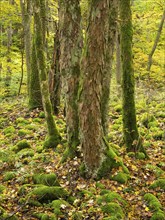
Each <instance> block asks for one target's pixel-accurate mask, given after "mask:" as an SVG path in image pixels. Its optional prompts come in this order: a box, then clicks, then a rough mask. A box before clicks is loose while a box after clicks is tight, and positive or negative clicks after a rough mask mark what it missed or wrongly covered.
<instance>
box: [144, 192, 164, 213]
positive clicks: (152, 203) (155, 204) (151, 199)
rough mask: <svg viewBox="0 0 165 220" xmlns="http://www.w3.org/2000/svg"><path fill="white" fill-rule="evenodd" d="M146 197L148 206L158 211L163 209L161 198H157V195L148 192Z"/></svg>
mask: <svg viewBox="0 0 165 220" xmlns="http://www.w3.org/2000/svg"><path fill="white" fill-rule="evenodd" d="M144 199H145V200H146V202H147V203H148V206H149V208H150V209H151V210H153V211H158V210H160V209H162V205H161V203H160V202H159V200H158V199H157V198H156V196H154V195H153V194H151V193H146V194H145V195H144Z"/></svg>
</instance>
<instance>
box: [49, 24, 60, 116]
mask: <svg viewBox="0 0 165 220" xmlns="http://www.w3.org/2000/svg"><path fill="white" fill-rule="evenodd" d="M59 59H60V42H59V27H58V26H57V29H56V33H55V37H54V52H53V60H52V65H51V68H50V71H49V91H50V99H51V103H52V107H53V111H54V113H55V115H58V113H59V108H60V95H61V75H60V65H59Z"/></svg>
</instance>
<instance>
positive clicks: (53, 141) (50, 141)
mask: <svg viewBox="0 0 165 220" xmlns="http://www.w3.org/2000/svg"><path fill="white" fill-rule="evenodd" d="M59 142H60V139H59V136H58V137H57V136H56V135H54V136H50V137H47V138H46V140H45V142H44V148H55V147H56V146H57V145H58V144H59Z"/></svg>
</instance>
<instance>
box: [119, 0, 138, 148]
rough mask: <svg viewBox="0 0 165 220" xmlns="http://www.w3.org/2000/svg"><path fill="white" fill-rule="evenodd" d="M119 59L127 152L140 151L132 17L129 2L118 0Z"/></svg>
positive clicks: (127, 0)
mask: <svg viewBox="0 0 165 220" xmlns="http://www.w3.org/2000/svg"><path fill="white" fill-rule="evenodd" d="M120 18H121V57H122V93H123V132H124V140H125V144H126V147H127V150H128V151H134V152H136V151H139V150H142V141H141V138H140V136H139V133H138V129H137V122H136V111H135V98H134V87H135V85H134V69H133V57H132V35H133V31H132V15H131V6H130V0H120Z"/></svg>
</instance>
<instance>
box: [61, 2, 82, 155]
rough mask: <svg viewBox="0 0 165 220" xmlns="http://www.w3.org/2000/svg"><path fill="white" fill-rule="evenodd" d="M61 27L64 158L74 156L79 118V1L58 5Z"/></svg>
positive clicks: (80, 44) (77, 142)
mask: <svg viewBox="0 0 165 220" xmlns="http://www.w3.org/2000/svg"><path fill="white" fill-rule="evenodd" d="M59 7H60V13H59V25H60V52H61V53H60V72H61V75H62V84H63V91H64V96H65V106H66V125H67V140H68V149H67V151H66V154H68V153H69V155H70V156H74V155H75V152H76V147H77V146H78V144H79V118H78V105H77V94H78V88H79V76H80V56H81V48H82V33H81V26H80V22H81V11H80V1H79V0H67V1H63V0H60V1H59Z"/></svg>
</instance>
